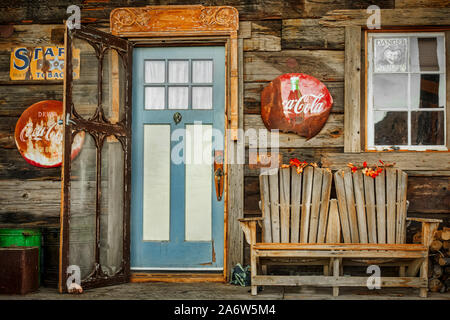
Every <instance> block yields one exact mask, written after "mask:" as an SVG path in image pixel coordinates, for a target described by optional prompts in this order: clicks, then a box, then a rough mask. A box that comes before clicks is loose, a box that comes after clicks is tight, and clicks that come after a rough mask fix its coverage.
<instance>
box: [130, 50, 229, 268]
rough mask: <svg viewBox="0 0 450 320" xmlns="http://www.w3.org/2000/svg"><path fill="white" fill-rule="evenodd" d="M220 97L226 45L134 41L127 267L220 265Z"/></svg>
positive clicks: (222, 242)
mask: <svg viewBox="0 0 450 320" xmlns="http://www.w3.org/2000/svg"><path fill="white" fill-rule="evenodd" d="M224 105H225V48H224V47H223V46H202V47H150V48H144V47H139V48H135V49H134V56H133V125H132V132H133V139H132V141H133V142H132V143H133V149H132V150H133V151H132V152H133V154H132V172H133V175H132V204H131V270H185V271H196V270H209V271H219V270H223V256H224V200H223V199H220V197H217V194H216V183H218V181H220V179H223V178H224V176H223V175H222V176H221V174H223V172H221V171H220V170H214V160H213V159H214V155H216V154H220V152H222V155H223V151H224V125H225V124H224V121H225V111H224ZM216 160H217V158H216Z"/></svg>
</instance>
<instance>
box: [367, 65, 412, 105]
mask: <svg viewBox="0 0 450 320" xmlns="http://www.w3.org/2000/svg"><path fill="white" fill-rule="evenodd" d="M373 96H374V99H373V104H374V108H375V109H377V108H407V107H408V75H407V74H374V75H373Z"/></svg>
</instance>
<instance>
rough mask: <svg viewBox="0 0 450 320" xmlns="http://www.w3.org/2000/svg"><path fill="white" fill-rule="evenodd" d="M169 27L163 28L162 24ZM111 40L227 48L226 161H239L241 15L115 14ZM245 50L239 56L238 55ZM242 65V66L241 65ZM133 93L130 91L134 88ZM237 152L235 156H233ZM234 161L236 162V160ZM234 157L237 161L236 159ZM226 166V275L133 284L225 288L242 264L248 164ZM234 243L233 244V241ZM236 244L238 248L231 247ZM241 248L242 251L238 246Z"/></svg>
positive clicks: (219, 10) (157, 10) (191, 9)
mask: <svg viewBox="0 0 450 320" xmlns="http://www.w3.org/2000/svg"><path fill="white" fill-rule="evenodd" d="M161 21H164V23H161ZM110 29H111V34H112V35H115V36H118V37H122V38H126V39H127V40H128V41H130V42H131V43H132V45H133V46H134V47H155V46H156V47H160V46H207V45H222V46H224V47H225V74H226V79H225V114H224V116H225V128H224V130H225V137H224V139H225V148H224V149H225V150H224V152H225V154H224V156H225V159H230V157H231V156H232V155H236V153H237V148H238V143H239V144H242V143H243V141H242V140H243V137H239V141H238V129H240V128H242V127H243V81H242V78H241V79H239V74H240V73H242V40H240V41H238V36H237V33H238V29H239V13H238V11H237V10H236V9H235V8H233V7H229V6H214V7H204V6H202V5H192V6H191V5H181V6H178V5H175V6H147V7H137V8H133V7H130V8H116V9H114V10H113V11H111V16H110ZM239 49H240V50H239ZM238 61H240V62H241V64H240V65H239V63H238ZM130 90H131V88H130ZM230 150H233V152H229V151H230ZM234 157H235V156H234ZM234 157H233V158H234ZM231 163H233V164H232V165H230V161H227V163H225V165H224V173H225V184H224V196H223V199H224V202H225V203H224V266H223V273H222V274H211V273H210V274H208V273H205V274H199V273H195V274H193V273H142V272H132V273H131V279H130V280H131V282H150V281H165V282H203V281H207V282H224V281H226V280H227V279H228V278H229V276H230V274H229V272H230V270H231V267H232V266H233V265H234V264H235V263H237V262H242V258H243V236H242V232H241V231H240V229H239V224H238V221H237V219H238V218H241V217H243V202H244V197H243V182H244V181H243V180H244V170H243V164H234V162H231ZM230 236H231V237H233V238H231V237H230ZM230 240H232V241H233V245H231V244H230ZM236 244H237V245H236Z"/></svg>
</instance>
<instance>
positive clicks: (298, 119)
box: [261, 73, 333, 139]
mask: <svg viewBox="0 0 450 320" xmlns="http://www.w3.org/2000/svg"><path fill="white" fill-rule="evenodd" d="M332 105H333V98H332V97H331V95H330V92H329V91H328V89H327V87H325V85H324V84H323V83H322V82H320V81H319V80H317V79H316V78H314V77H312V76H309V75H306V74H303V73H287V74H283V75H281V76H279V77H278V78H276V79H275V80H273V81H272V82H271V83H269V85H268V86H267V87H265V88H264V90H263V91H262V93H261V117H262V120H263V122H264V125H265V126H266V128H267V129H269V130H272V129H279V130H280V131H282V132H294V133H297V134H299V135H301V136H303V137H306V138H307V139H310V138H312V137H314V136H315V135H316V134H318V133H319V131H320V130H321V129H322V128H323V126H324V125H325V122H326V121H327V119H328V116H329V115H330V111H331V107H332Z"/></svg>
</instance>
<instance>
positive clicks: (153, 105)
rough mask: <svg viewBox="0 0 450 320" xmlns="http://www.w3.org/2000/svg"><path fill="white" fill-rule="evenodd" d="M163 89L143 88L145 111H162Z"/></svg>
mask: <svg viewBox="0 0 450 320" xmlns="http://www.w3.org/2000/svg"><path fill="white" fill-rule="evenodd" d="M164 92H165V90H164V87H145V109H150V110H151V109H164V107H165V104H166V103H165V100H166V99H165V95H164Z"/></svg>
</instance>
